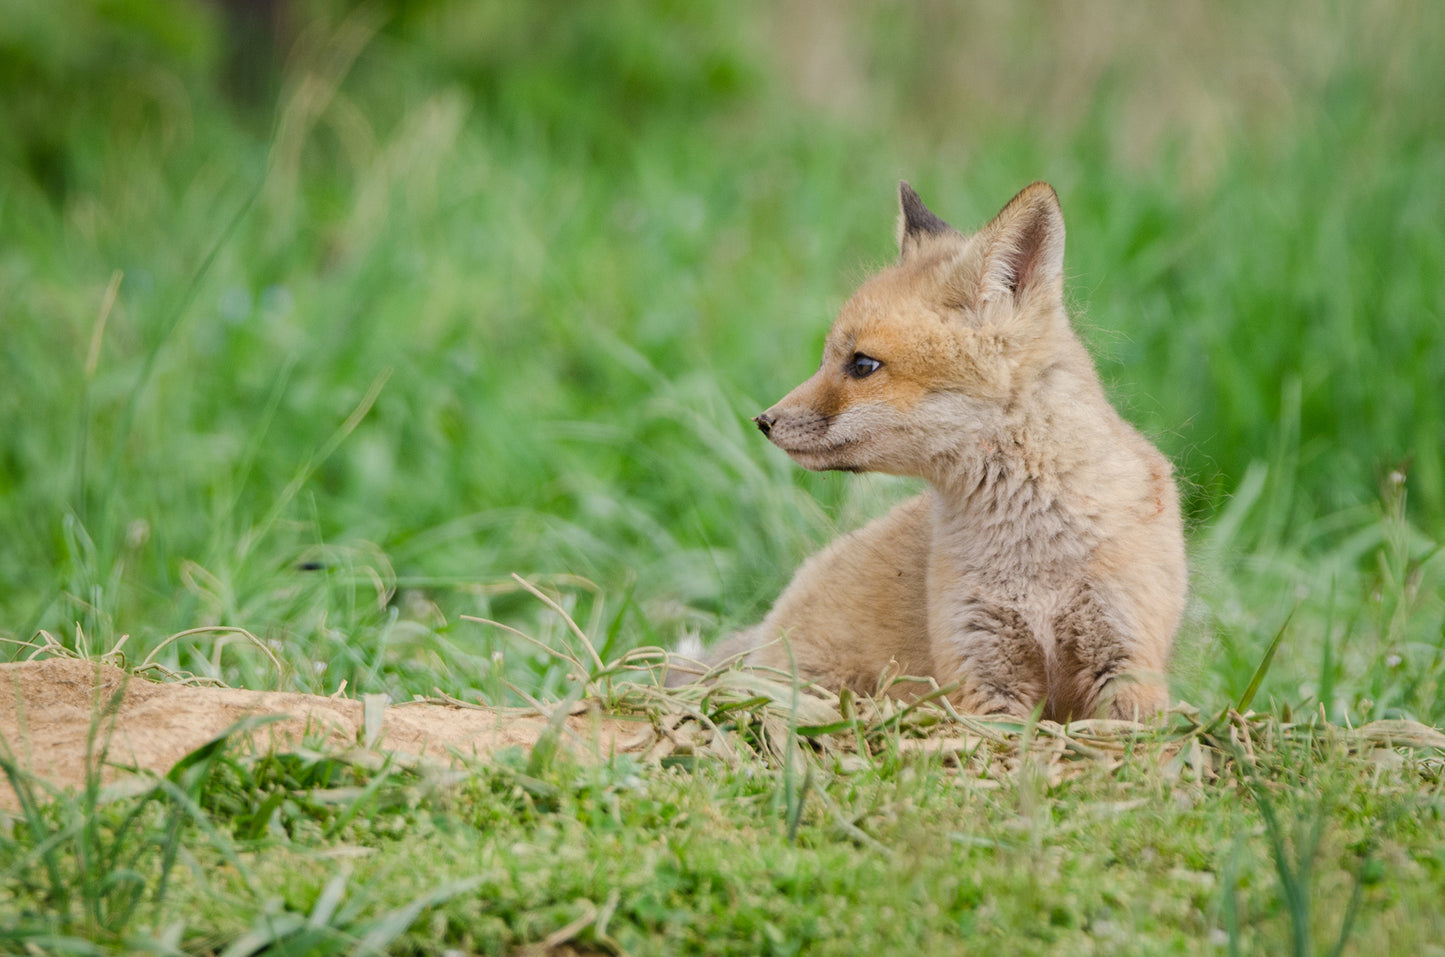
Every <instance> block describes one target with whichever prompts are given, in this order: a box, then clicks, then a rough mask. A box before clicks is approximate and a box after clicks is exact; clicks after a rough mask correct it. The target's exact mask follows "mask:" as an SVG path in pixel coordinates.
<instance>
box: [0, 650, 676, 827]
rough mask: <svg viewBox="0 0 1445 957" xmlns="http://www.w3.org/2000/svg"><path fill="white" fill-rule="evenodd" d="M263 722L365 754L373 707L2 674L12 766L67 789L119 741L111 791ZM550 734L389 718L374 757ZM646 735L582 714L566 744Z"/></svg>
mask: <svg viewBox="0 0 1445 957" xmlns="http://www.w3.org/2000/svg"><path fill="white" fill-rule="evenodd" d="M117 694H118V695H119V698H118V700H117V701H115V703H114V704H113V705H112V699H113V698H115V697H116V696H117ZM253 715H258V716H259V715H284V716H285V717H284V719H283V720H280V721H277V722H275V723H273V724H268V725H266V726H264V727H262V728H259V729H257V730H254V731H252V732H250V738H251V741H252V744H253V746H255V747H258V748H262V749H265V748H270V747H275V748H279V749H285V748H288V747H296V746H299V745H300V744H301V743H302V740H303V738H304V739H305V741H306V742H308V743H313V744H314V743H318V742H320V743H324V744H325V745H326V746H328V747H332V746H334V747H335V748H336V749H337V750H338V751H343V750H348V749H356V748H359V747H361V745H360V744H359V743H358V742H360V741H361V740H362V735H363V729H364V724H365V722H364V718H363V706H362V702H360V701H355V700H351V699H347V698H325V697H320V696H318V695H306V694H290V693H283V692H267V691H244V690H241V689H233V688H208V687H200V686H195V685H184V684H176V683H160V682H155V681H150V680H148V679H146V678H142V677H139V676H136V675H128V674H126V673H125V672H124V671H122V670H120V669H119V668H117V667H115V666H113V665H108V664H102V663H97V662H92V661H80V660H74V659H69V658H49V659H46V660H43V661H27V662H20V663H15V664H0V754H10V755H13V756H14V757H15V759H16V760H17V762H18V764H19V765H20V767H21V768H22V769H23V770H25V771H27V772H29V773H30V774H32V775H34V776H36V777H38V778H40V779H42V780H44V781H47V782H49V783H51V784H53V785H56V786H59V787H62V788H78V787H80V786H81V785H82V784H83V783H84V780H85V774H86V768H87V766H88V765H89V764H91V763H92V762H93V759H92V758H91V757H90V755H91V754H92V752H94V751H96V750H98V749H99V747H100V745H101V743H103V742H107V741H108V749H107V752H106V767H104V768H103V769H102V778H103V780H104V781H105V782H106V783H110V782H112V781H114V780H116V779H117V778H118V777H121V776H123V775H125V774H127V773H130V772H129V771H128V769H145V770H150V771H154V772H156V773H158V774H165V773H166V772H167V771H169V770H170V769H171V768H172V767H173V766H174V765H175V763H176V762H177V761H179V760H180V759H181V758H183V757H185V756H186V755H187V754H189V753H190V752H191V751H194V750H195V749H196V748H198V747H200V746H201V745H203V744H205V743H206V742H208V741H210V740H212V739H214V738H215V737H217V736H218V735H220V734H221V733H222V732H223V731H225V730H226V729H227V728H229V727H230V726H231V725H233V724H234V723H235V722H237V721H239V720H241V719H242V718H245V717H248V716H253ZM547 723H548V718H547V716H546V715H541V714H538V713H537V712H535V711H520V710H506V709H475V708H463V707H457V706H454V705H446V704H421V703H417V704H405V705H393V706H390V707H388V708H387V709H386V711H385V713H384V715H383V718H382V726H381V733H380V735H379V737H378V738H377V740H376V743H375V746H374V749H373V750H376V751H381V752H394V753H398V754H402V755H406V756H411V757H420V758H427V759H431V760H435V761H437V762H438V763H447V762H449V761H451V760H454V759H455V757H456V756H457V755H461V756H464V757H485V756H486V755H488V754H491V753H494V752H496V751H499V750H501V749H504V748H508V747H512V746H520V747H523V748H529V747H531V746H532V745H534V744H536V743H537V740H538V739H539V738H540V737H541V735H542V733H543V731H544V730H545V729H546V728H547ZM644 727H645V726H644ZM639 730H640V729H639V726H638V725H637V723H635V722H629V721H626V720H623V719H620V718H610V717H606V716H603V715H598V714H589V713H580V714H572V715H569V716H568V717H567V719H566V722H565V732H566V733H565V734H564V735H563V736H562V737H563V740H564V742H565V743H566V744H567V745H568V746H570V747H571V748H572V750H573V751H574V752H575V753H577V754H578V755H580V756H592V755H606V754H610V753H615V752H618V751H622V750H628V746H627V742H628V739H629V738H632V739H636V738H637V737H638V735H637V732H638V731H639ZM643 737H646V738H649V739H650V735H644V736H643ZM15 806H16V796H15V794H14V792H13V791H12V790H11V789H10V787H9V786H8V784H7V786H5V787H0V807H4V808H14V807H15Z"/></svg>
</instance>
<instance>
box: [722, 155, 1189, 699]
mask: <svg viewBox="0 0 1445 957" xmlns="http://www.w3.org/2000/svg"><path fill="white" fill-rule="evenodd" d="M899 198H900V205H901V207H902V210H901V214H900V216H899V221H898V248H899V259H898V262H897V264H896V265H894V266H892V267H890V268H887V269H885V270H883V271H882V272H880V273H878V274H877V275H875V276H873V277H872V278H871V279H869V280H868V281H866V282H865V283H864V284H863V286H862V287H861V288H859V289H858V291H857V292H856V293H854V294H853V297H852V298H851V299H849V300H848V302H847V303H846V304H845V305H844V306H843V309H842V311H841V312H840V313H839V315H838V318H837V320H836V321H835V322H834V324H833V328H832V330H831V331H830V332H829V334H828V338H827V342H826V344H825V346H824V348H823V362H822V366H821V367H820V368H819V369H818V371H817V372H816V373H814V374H813V376H812V378H810V379H808V380H807V381H806V382H804V383H803V384H802V385H800V386H798V387H797V388H796V389H794V390H793V391H792V392H790V393H788V394H787V395H786V396H784V397H783V399H782V400H781V401H780V402H778V404H777V405H775V406H773V407H772V408H771V409H769V410H768V411H766V412H764V413H763V414H762V415H759V416H758V417H757V419H756V422H757V425H758V428H759V429H761V430H762V432H763V434H764V435H766V436H767V437H768V438H769V439H771V440H772V442H773V444H775V445H777V446H778V447H779V448H781V449H782V450H783V451H785V452H787V453H788V455H790V456H791V457H792V458H793V459H794V460H795V461H796V462H798V464H800V465H802V466H804V467H805V468H809V469H815V470H825V469H837V470H842V471H849V472H862V471H876V472H887V473H890V474H893V475H904V476H914V477H917V478H922V479H925V480H927V482H928V489H927V491H925V492H924V493H923V494H921V495H919V496H917V497H916V498H913V499H910V500H908V501H905V502H903V503H902V504H901V505H898V506H897V507H896V508H894V509H893V511H891V512H889V513H888V514H886V515H884V516H883V517H882V518H879V519H877V520H876V521H874V522H872V523H871V524H869V525H867V526H865V527H863V528H862V529H860V530H858V531H855V532H853V533H851V534H849V535H845V536H844V537H842V538H840V539H838V540H837V541H835V542H833V543H832V544H831V545H829V546H828V547H827V548H825V549H824V550H823V551H821V552H819V553H818V554H816V555H814V556H813V557H812V558H810V559H809V560H808V561H807V562H806V563H804V565H803V566H802V567H801V568H800V569H799V570H798V572H797V574H796V575H795V576H794V578H793V581H792V583H791V584H789V585H788V587H787V589H786V590H785V591H784V592H783V594H782V596H781V597H779V598H778V600H777V602H776V604H774V606H773V608H772V610H771V611H770V612H769V614H768V615H767V617H766V618H765V619H764V620H763V622H762V623H761V624H759V625H757V626H756V627H754V628H751V629H749V630H747V631H745V632H742V633H741V634H738V635H735V636H733V637H732V638H730V639H728V640H727V641H725V642H723V644H722V645H721V646H720V647H719V648H717V649H715V650H714V652H713V653H712V655H711V656H710V660H711V661H713V662H717V661H722V660H726V659H728V658H734V657H741V658H742V659H743V661H744V663H746V664H749V665H755V666H763V667H772V668H779V669H782V670H792V669H793V668H796V671H797V673H798V675H799V676H800V677H801V678H803V679H804V680H807V681H812V682H816V683H818V684H820V685H823V686H826V687H831V688H835V689H839V688H850V689H852V690H854V691H856V692H861V693H865V694H872V693H876V692H878V691H879V690H883V691H886V692H888V693H891V694H894V695H900V696H907V695H912V694H916V693H917V691H918V690H919V688H920V686H919V685H917V684H912V685H910V684H908V683H906V682H903V683H890V682H889V680H888V679H889V678H892V677H897V676H918V677H925V678H926V677H931V678H933V679H934V680H936V681H937V682H938V683H939V684H941V685H949V684H956V685H957V690H956V691H954V692H953V700H954V702H955V703H956V704H957V705H958V706H959V707H960V708H962V709H965V710H967V711H970V712H974V713H979V714H990V713H994V714H997V713H1002V714H1009V715H1017V716H1025V715H1028V714H1030V713H1032V712H1034V711H1035V710H1038V711H1040V712H1041V713H1042V714H1043V716H1045V717H1048V718H1053V719H1055V720H1061V721H1062V720H1068V719H1069V718H1071V717H1073V718H1080V717H1092V716H1096V715H1105V716H1110V717H1119V718H1138V717H1144V716H1147V715H1149V714H1151V713H1154V712H1157V711H1158V710H1160V709H1162V708H1164V707H1166V706H1167V705H1168V690H1167V687H1166V680H1165V666H1166V662H1167V659H1168V656H1169V649H1170V645H1171V643H1172V641H1173V636H1174V631H1175V628H1176V627H1177V625H1178V623H1179V617H1180V613H1181V611H1182V609H1183V606H1184V598H1185V591H1186V575H1185V559H1184V541H1183V532H1182V526H1181V521H1180V515H1179V504H1178V499H1177V496H1176V492H1175V488H1174V479H1173V470H1172V468H1171V466H1170V463H1169V461H1168V460H1167V459H1165V458H1164V456H1163V455H1161V454H1160V453H1159V451H1158V450H1157V449H1155V448H1154V447H1153V446H1152V445H1151V444H1150V443H1149V442H1148V441H1147V440H1146V439H1144V437H1143V436H1141V435H1140V434H1139V433H1138V432H1136V431H1135V430H1134V429H1133V428H1132V427H1131V426H1130V425H1129V424H1128V423H1126V422H1125V421H1124V420H1123V419H1122V418H1120V417H1119V415H1118V413H1117V412H1115V411H1114V408H1113V407H1112V406H1111V405H1110V404H1109V402H1108V400H1107V399H1106V398H1105V397H1104V393H1103V390H1102V388H1101V387H1100V384H1099V379H1098V376H1097V374H1096V373H1095V371H1094V366H1093V362H1092V361H1091V360H1090V358H1089V355H1088V353H1087V352H1086V351H1085V350H1084V347H1083V345H1082V343H1080V341H1079V339H1078V337H1077V336H1076V335H1075V334H1074V331H1073V329H1072V328H1071V326H1070V324H1069V318H1068V315H1067V313H1066V312H1065V309H1064V301H1063V259H1064V220H1063V212H1062V210H1061V209H1060V207H1059V200H1058V197H1057V195H1055V193H1054V191H1053V189H1052V188H1050V187H1049V186H1048V185H1047V184H1045V183H1035V184H1033V185H1032V186H1030V187H1028V188H1027V189H1025V190H1024V191H1023V192H1021V193H1019V194H1018V195H1017V196H1016V197H1014V199H1013V200H1012V201H1011V202H1010V203H1009V204H1008V205H1007V206H1005V207H1004V209H1003V211H1002V212H1000V213H999V214H998V216H997V217H996V218H995V219H994V220H993V221H992V222H991V223H989V224H988V225H987V226H985V227H983V229H981V230H980V231H978V232H977V233H975V234H973V235H972V236H965V235H963V234H961V233H959V232H957V231H956V230H954V229H953V228H952V227H950V226H949V225H948V224H947V223H945V222H943V220H941V219H939V218H938V217H937V216H935V215H934V214H933V213H931V212H930V211H929V210H928V208H927V207H925V206H924V205H923V202H922V200H920V199H919V198H918V195H917V194H916V193H915V192H914V191H913V190H912V189H911V188H910V187H909V186H908V184H907V183H901V184H900V185H899Z"/></svg>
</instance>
